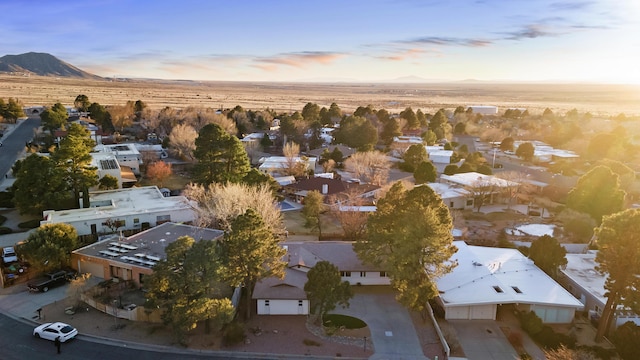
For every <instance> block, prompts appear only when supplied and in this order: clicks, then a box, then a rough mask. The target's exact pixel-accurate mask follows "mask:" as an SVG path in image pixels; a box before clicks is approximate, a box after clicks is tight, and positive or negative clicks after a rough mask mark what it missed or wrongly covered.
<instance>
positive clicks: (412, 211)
mask: <svg viewBox="0 0 640 360" xmlns="http://www.w3.org/2000/svg"><path fill="white" fill-rule="evenodd" d="M452 227H453V225H452V219H451V215H450V212H449V208H448V207H447V206H446V205H445V204H444V203H443V202H442V199H441V198H440V197H439V196H438V195H437V194H436V193H435V192H434V191H433V190H432V189H431V188H430V187H428V186H417V187H415V188H413V189H412V190H410V191H407V190H405V188H404V187H403V185H402V183H401V182H397V183H395V184H394V185H393V186H392V187H391V189H390V190H389V191H388V192H387V194H386V195H385V196H384V198H382V199H380V200H379V201H378V203H377V210H376V212H375V213H372V214H371V215H369V219H368V221H367V238H366V240H363V241H358V242H356V244H355V245H354V249H355V251H356V253H357V254H358V257H359V258H360V259H361V260H362V261H363V262H364V263H367V264H372V265H374V266H377V267H379V268H380V269H384V270H385V271H386V272H387V273H388V274H389V277H390V279H391V286H392V287H393V288H394V289H395V290H396V291H398V295H397V299H398V300H399V301H400V303H401V304H403V305H404V306H406V307H407V308H409V309H412V310H416V311H423V310H425V306H426V303H427V301H429V300H430V299H433V298H435V297H436V296H438V289H437V287H436V279H437V278H438V277H439V276H442V275H444V274H446V273H448V272H450V271H451V270H452V269H453V267H454V266H455V265H456V264H453V263H450V262H449V260H450V258H451V256H452V255H453V254H454V253H455V252H456V251H457V249H456V247H455V246H454V245H453V236H452V235H451V228H452Z"/></svg>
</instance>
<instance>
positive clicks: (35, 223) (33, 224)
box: [18, 219, 40, 229]
mask: <svg viewBox="0 0 640 360" xmlns="http://www.w3.org/2000/svg"><path fill="white" fill-rule="evenodd" d="M39 226H40V220H39V219H33V220H28V221H25V222H21V223H20V224H18V227H19V228H20V229H35V228H37V227H39Z"/></svg>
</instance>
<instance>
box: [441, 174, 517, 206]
mask: <svg viewBox="0 0 640 360" xmlns="http://www.w3.org/2000/svg"><path fill="white" fill-rule="evenodd" d="M440 183H444V184H448V185H451V186H457V187H459V188H461V189H466V190H468V191H470V192H471V193H474V194H475V195H474V197H476V195H477V196H484V197H485V199H484V203H487V204H493V203H494V202H497V201H499V200H502V199H501V194H503V193H504V192H505V190H506V189H507V188H509V187H518V186H519V185H520V184H518V183H517V182H515V181H509V180H505V179H500V178H498V177H495V176H492V175H484V174H480V173H477V172H468V173H460V174H454V175H445V174H442V175H440ZM506 200H508V199H506ZM476 203H477V200H476Z"/></svg>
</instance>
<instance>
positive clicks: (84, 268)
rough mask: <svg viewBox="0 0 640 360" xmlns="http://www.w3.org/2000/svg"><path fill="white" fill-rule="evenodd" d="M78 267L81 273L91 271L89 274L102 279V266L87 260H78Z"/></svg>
mask: <svg viewBox="0 0 640 360" xmlns="http://www.w3.org/2000/svg"><path fill="white" fill-rule="evenodd" d="M78 268H79V269H80V272H81V273H91V276H95V277H99V278H101V279H104V278H105V277H104V266H103V265H102V264H96V263H93V262H89V261H79V262H78Z"/></svg>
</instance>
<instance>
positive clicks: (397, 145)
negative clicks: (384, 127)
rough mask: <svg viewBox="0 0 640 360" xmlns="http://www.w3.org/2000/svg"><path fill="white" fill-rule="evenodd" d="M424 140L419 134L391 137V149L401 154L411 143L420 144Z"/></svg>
mask: <svg viewBox="0 0 640 360" xmlns="http://www.w3.org/2000/svg"><path fill="white" fill-rule="evenodd" d="M423 143H424V140H423V139H422V138H421V137H420V136H417V135H416V136H411V135H401V136H396V137H394V138H393V142H392V143H391V146H390V148H391V150H392V151H393V152H394V153H396V154H397V155H398V156H401V155H402V154H403V153H404V152H405V151H407V149H408V148H409V147H410V146H411V145H422V144H423Z"/></svg>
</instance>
